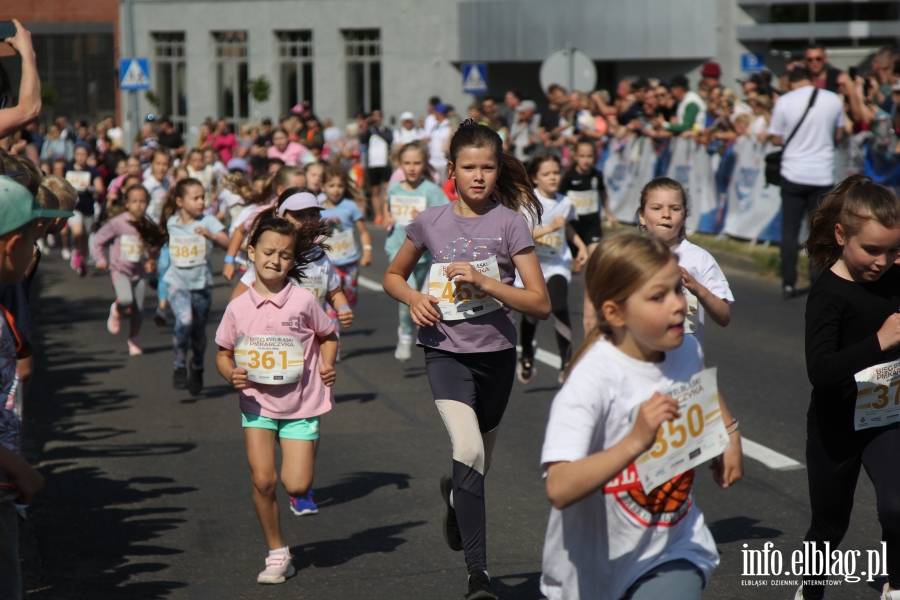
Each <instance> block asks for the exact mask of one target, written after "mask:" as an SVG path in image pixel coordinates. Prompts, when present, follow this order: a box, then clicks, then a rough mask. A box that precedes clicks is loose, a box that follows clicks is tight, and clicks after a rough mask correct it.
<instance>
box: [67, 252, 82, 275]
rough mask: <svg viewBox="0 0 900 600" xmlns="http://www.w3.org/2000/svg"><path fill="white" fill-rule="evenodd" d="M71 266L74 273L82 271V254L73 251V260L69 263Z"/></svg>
mask: <svg viewBox="0 0 900 600" xmlns="http://www.w3.org/2000/svg"><path fill="white" fill-rule="evenodd" d="M69 266H71V267H72V270H73V271H78V270H80V269H81V252H79V251H78V250H72V259H71V260H70V261H69Z"/></svg>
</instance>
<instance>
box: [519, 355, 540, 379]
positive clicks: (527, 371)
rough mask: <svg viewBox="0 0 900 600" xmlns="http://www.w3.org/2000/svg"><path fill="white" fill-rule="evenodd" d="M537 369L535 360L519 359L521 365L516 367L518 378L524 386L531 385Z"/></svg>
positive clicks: (522, 357)
mask: <svg viewBox="0 0 900 600" xmlns="http://www.w3.org/2000/svg"><path fill="white" fill-rule="evenodd" d="M535 373H537V368H536V367H535V366H534V358H526V357H524V356H521V357H519V364H517V365H516V376H517V377H518V378H519V381H521V382H522V383H524V384H529V383H531V380H532V379H534V374H535Z"/></svg>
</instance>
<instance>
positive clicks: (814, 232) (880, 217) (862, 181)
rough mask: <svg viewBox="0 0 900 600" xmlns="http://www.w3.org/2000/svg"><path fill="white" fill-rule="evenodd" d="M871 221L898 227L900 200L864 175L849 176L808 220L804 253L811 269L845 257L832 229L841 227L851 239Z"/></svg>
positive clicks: (899, 221) (825, 266)
mask: <svg viewBox="0 0 900 600" xmlns="http://www.w3.org/2000/svg"><path fill="white" fill-rule="evenodd" d="M871 220H874V221H876V222H878V223H879V224H881V225H882V226H884V227H886V228H888V229H893V228H895V227H900V200H898V199H897V196H896V194H894V192H892V191H891V190H890V189H889V188H886V187H884V186H883V185H878V184H877V183H874V182H873V181H872V180H871V179H870V178H868V177H866V176H865V175H851V176H850V177H848V178H847V179H845V180H844V181H842V182H841V183H839V184H838V185H837V186H836V187H835V188H834V189H832V190H831V191H830V192H828V194H827V195H826V196H825V199H824V200H823V201H822V205H821V206H820V207H819V209H818V210H817V211H815V212H814V213H813V214H812V215H811V216H810V218H809V237H808V238H807V240H806V251H807V252H809V259H810V260H811V261H812V263H813V266H815V267H819V268H828V267H830V266H831V265H833V264H834V263H835V262H836V261H837V260H838V259H839V258H840V257H841V255H842V254H843V253H844V248H843V246H841V245H840V244H838V242H837V238H836V237H835V235H834V229H835V225H837V224H840V225H841V227H842V228H843V229H844V233H845V235H847V236H848V237H850V236H854V235H856V234H858V233H859V230H860V229H861V228H862V226H863V225H864V224H865V223H866V222H867V221H871Z"/></svg>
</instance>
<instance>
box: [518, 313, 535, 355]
mask: <svg viewBox="0 0 900 600" xmlns="http://www.w3.org/2000/svg"><path fill="white" fill-rule="evenodd" d="M537 326H538V321H537V319H534V318H532V317H529V316H526V315H522V320H521V321H520V322H519V345H520V346H522V359H523V360H526V359H527V360H532V361H533V360H534V334H535V333H537Z"/></svg>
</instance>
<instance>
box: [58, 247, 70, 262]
mask: <svg viewBox="0 0 900 600" xmlns="http://www.w3.org/2000/svg"><path fill="white" fill-rule="evenodd" d="M59 255H60V256H61V257H62V259H63V260H69V259H71V258H72V251H71V250H69V249H68V248H63V249H62V251H61V252H60V253H59Z"/></svg>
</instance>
